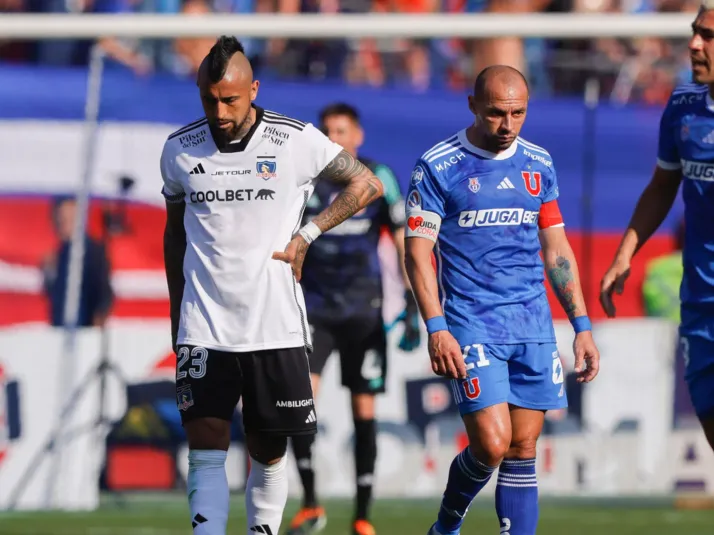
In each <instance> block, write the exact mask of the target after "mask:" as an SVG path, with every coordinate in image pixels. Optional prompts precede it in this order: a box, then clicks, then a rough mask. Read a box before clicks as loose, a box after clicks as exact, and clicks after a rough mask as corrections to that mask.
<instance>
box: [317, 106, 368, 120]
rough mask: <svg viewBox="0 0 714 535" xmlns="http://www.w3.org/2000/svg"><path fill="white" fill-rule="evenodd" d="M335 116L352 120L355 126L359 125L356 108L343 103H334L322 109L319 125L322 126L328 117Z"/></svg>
mask: <svg viewBox="0 0 714 535" xmlns="http://www.w3.org/2000/svg"><path fill="white" fill-rule="evenodd" d="M335 115H344V116H345V117H349V118H350V119H352V120H353V121H354V122H355V123H356V124H360V122H359V112H358V111H357V108H355V107H354V106H351V105H349V104H346V103H345V102H335V103H334V104H330V105H329V106H325V107H324V108H322V110H321V111H320V124H321V125H324V124H325V121H326V120H327V118H328V117H334V116H335Z"/></svg>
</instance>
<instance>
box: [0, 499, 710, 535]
mask: <svg viewBox="0 0 714 535" xmlns="http://www.w3.org/2000/svg"><path fill="white" fill-rule="evenodd" d="M296 506H297V504H295V503H291V505H290V508H289V511H288V512H287V514H286V520H285V521H284V526H283V527H285V524H286V523H287V522H288V521H289V515H291V514H292V513H293V512H294V511H295V508H296ZM326 507H327V512H328V524H327V528H326V529H325V531H324V532H323V534H324V535H350V530H349V528H350V517H351V513H352V510H351V505H350V504H349V503H348V502H345V501H329V502H327V503H326ZM437 507H438V502H437V501H424V500H414V501H411V500H380V501H378V502H377V503H376V504H375V506H374V523H375V526H376V528H377V532H378V533H379V535H424V534H425V533H426V530H427V529H428V528H429V526H430V525H431V523H432V522H433V519H434V515H435V513H436V510H437ZM231 510H232V514H231V518H230V521H229V523H228V533H229V534H235V535H245V533H246V527H245V524H244V518H243V515H242V512H243V500H242V497H240V496H236V497H235V498H234V499H233V500H232V503H231ZM498 533H499V529H498V522H497V521H496V516H495V513H494V511H493V507H492V501H491V499H489V498H484V499H483V500H477V502H476V503H474V505H473V507H472V508H471V510H470V511H469V516H468V517H467V520H466V523H465V525H464V529H463V530H462V534H463V535H498ZM673 533H681V534H686V535H712V534H713V533H714V511H712V510H702V511H696V510H695V511H688V510H677V509H675V508H674V507H673V505H672V503H671V501H656V502H655V501H648V502H644V501H642V500H626V499H624V500H614V501H613V500H611V501H587V502H585V501H578V500H567V501H544V503H543V504H542V507H541V522H540V527H539V530H538V534H539V535H672V534H673ZM0 534H1V535H191V534H192V530H191V526H190V523H189V521H188V512H187V508H186V506H185V502H184V501H183V499H182V497H180V496H175V497H171V498H169V499H167V498H166V497H162V498H160V499H156V498H152V497H134V498H133V499H131V500H130V501H128V502H126V503H124V504H116V503H106V504H104V505H102V507H101V508H100V509H99V510H98V511H96V512H92V513H81V514H63V513H4V514H3V513H0Z"/></svg>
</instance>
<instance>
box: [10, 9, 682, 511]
mask: <svg viewBox="0 0 714 535" xmlns="http://www.w3.org/2000/svg"><path fill="white" fill-rule="evenodd" d="M694 16H695V14H694V13H677V14H652V15H616V14H607V15H585V14H484V15H480V14H463V15H462V14H425V15H379V14H375V15H371V14H369V15H269V14H256V15H207V16H171V15H61V14H56V15H9V14H2V15H0V35H1V36H2V38H3V39H4V40H46V39H71V38H82V39H98V38H101V37H125V38H155V39H159V38H176V37H205V36H218V35H222V34H228V35H236V36H238V37H255V38H296V39H308V38H309V39H314V38H323V39H345V38H366V37H374V38H400V37H402V38H403V37H411V38H455V37H459V38H472V39H478V38H494V37H504V36H509V37H523V38H527V37H541V38H562V39H588V38H605V37H612V38H614V37H621V38H633V37H647V36H656V37H665V38H686V37H688V36H689V35H691V23H692V20H693V19H694ZM94 49H95V52H94V54H93V56H92V61H91V63H90V67H89V73H88V86H87V101H86V107H85V128H86V135H85V138H84V140H83V147H82V151H83V153H84V173H83V177H82V181H81V186H80V189H79V190H78V191H77V198H78V200H79V203H78V220H77V225H76V228H75V229H74V235H73V239H72V245H71V248H70V259H71V260H70V267H69V275H68V285H67V288H68V298H67V302H66V307H65V325H66V339H65V345H64V354H63V362H64V363H65V365H64V366H63V368H62V369H63V377H59V378H58V380H59V381H62V383H63V384H69V383H70V382H71V379H72V377H73V374H74V370H75V369H76V366H75V358H76V357H75V353H76V351H75V337H76V328H75V327H76V323H77V312H78V308H79V299H80V285H81V280H82V269H83V255H84V247H83V244H84V235H85V231H86V224H87V210H88V205H89V197H90V194H91V192H92V189H93V188H92V178H93V167H94V160H95V155H96V150H95V147H96V142H97V127H98V121H99V104H100V101H101V98H100V93H101V78H102V67H103V57H102V54H101V52H100V50H99V47H98V46H95V47H94ZM588 87H589V93H588V96H587V99H586V100H587V103H588V108H589V109H592V108H594V107H595V106H596V101H597V98H596V97H594V96H593V92H597V89H596V88H593V86H592V85H589V86H588ZM48 91H51V88H48ZM157 159H158V155H157ZM71 390H72V389H69V390H67V389H62V388H60V389H59V391H60V392H61V393H62V395H63V397H64V399H61V400H58V401H59V405H58V425H59V427H58V431H59V430H61V429H62V425H63V422H64V421H65V418H66V416H67V413H68V412H70V411H71V408H72V404H73V400H72V399H68V398H69V397H70V396H69V394H70V393H71ZM60 432H61V431H60ZM64 447H66V442H65V440H64V439H63V438H62V435H58V439H57V440H56V441H54V444H52V445H51V446H50V447H49V448H48V449H49V451H48V454H49V457H50V460H51V462H52V469H51V470H50V474H49V480H48V481H47V487H46V489H47V490H46V505H45V506H46V508H47V509H51V508H54V507H56V504H57V502H56V498H57V494H58V491H57V489H56V477H57V474H58V473H59V465H60V463H61V459H62V450H63V448H64Z"/></svg>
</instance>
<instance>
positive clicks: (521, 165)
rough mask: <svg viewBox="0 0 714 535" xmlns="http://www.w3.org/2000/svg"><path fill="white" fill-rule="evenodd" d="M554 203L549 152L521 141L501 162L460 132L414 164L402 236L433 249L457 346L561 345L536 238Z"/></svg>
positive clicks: (555, 191) (555, 188) (555, 189)
mask: <svg viewBox="0 0 714 535" xmlns="http://www.w3.org/2000/svg"><path fill="white" fill-rule="evenodd" d="M557 197H558V185H557V180H556V174H555V169H554V167H553V161H552V159H551V157H550V154H548V152H547V151H546V150H544V149H542V148H541V147H538V146H537V145H533V144H532V143H529V142H527V141H524V140H523V139H521V138H518V140H517V141H516V142H514V143H513V145H511V147H510V148H509V149H508V150H507V151H504V152H502V153H500V154H498V155H496V154H492V153H489V152H486V151H484V150H482V149H479V148H478V147H475V146H474V145H472V144H471V143H470V142H469V141H468V139H467V138H466V131H465V130H462V131H461V132H459V133H458V134H456V135H454V136H452V137H450V138H449V139H447V140H446V141H443V142H441V143H439V144H437V145H436V146H435V147H433V148H432V149H431V150H429V151H427V152H426V153H425V154H424V155H423V156H422V157H421V158H420V159H419V160H418V161H417V164H416V167H415V168H414V171H413V173H412V178H411V183H410V187H409V194H408V195H407V216H408V219H407V230H406V233H407V236H409V237H411V236H422V237H426V238H429V239H432V240H435V241H436V246H435V249H434V252H435V256H436V261H437V276H438V281H439V295H440V298H441V302H442V307H443V310H444V315H445V317H446V321H447V323H448V326H449V331H450V332H451V334H452V335H454V337H455V338H456V340H458V341H459V343H460V345H461V346H464V345H467V344H473V343H478V344H484V343H492V344H518V343H530V342H537V343H546V342H553V341H554V340H555V334H554V331H553V321H552V317H551V313H550V306H549V305H548V300H547V297H546V291H545V285H544V268H543V262H542V260H541V257H540V250H541V248H540V241H539V239H538V231H539V212H540V210H541V207H542V205H543V204H545V203H551V202H552V201H555V200H556V199H557ZM553 204H555V203H553ZM553 204H551V205H550V206H551V207H552V206H553Z"/></svg>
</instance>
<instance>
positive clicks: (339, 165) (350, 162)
mask: <svg viewBox="0 0 714 535" xmlns="http://www.w3.org/2000/svg"><path fill="white" fill-rule="evenodd" d="M365 169H366V168H365V166H364V165H363V164H362V162H360V161H359V160H358V159H357V158H354V157H353V156H352V155H351V154H350V153H349V152H347V151H344V150H343V151H341V152H340V153H339V154H338V155H337V156H335V157H334V159H333V160H332V161H331V162H330V163H328V164H327V167H325V168H324V169H323V170H322V173H320V178H326V179H328V180H331V181H332V182H335V183H337V184H349V183H350V181H351V180H352V178H354V177H356V176H357V175H359V174H360V173H362V172H363V171H365Z"/></svg>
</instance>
